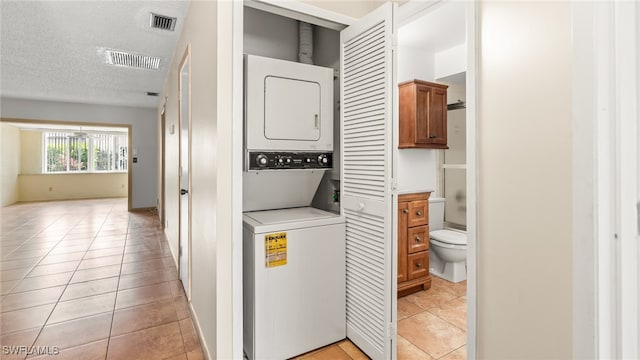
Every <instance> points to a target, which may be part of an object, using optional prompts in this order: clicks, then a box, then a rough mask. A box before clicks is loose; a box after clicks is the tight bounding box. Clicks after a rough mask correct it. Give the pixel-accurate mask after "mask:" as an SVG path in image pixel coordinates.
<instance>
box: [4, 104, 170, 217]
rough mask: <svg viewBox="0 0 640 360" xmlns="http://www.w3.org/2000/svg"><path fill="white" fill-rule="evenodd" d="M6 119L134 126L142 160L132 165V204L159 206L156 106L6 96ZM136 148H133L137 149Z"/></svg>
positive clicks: (134, 135)
mask: <svg viewBox="0 0 640 360" xmlns="http://www.w3.org/2000/svg"><path fill="white" fill-rule="evenodd" d="M0 101H1V102H2V104H1V105H2V106H0V108H1V113H0V115H1V116H2V117H3V118H13V119H29V120H38V121H64V122H84V123H100V124H126V125H132V135H133V144H132V147H133V149H137V150H138V163H136V164H130V165H129V166H130V167H129V171H131V176H132V183H133V189H132V199H131V201H132V207H133V208H134V209H135V208H146V207H155V206H156V201H157V197H158V196H157V176H156V175H157V173H158V163H157V157H158V152H157V140H158V139H157V137H156V136H154V135H155V134H156V133H157V126H158V125H157V121H156V118H157V114H156V110H155V109H148V108H136V107H126V106H109V105H93V104H79V103H66V102H52V101H41V100H27V99H10V98H2V99H0ZM133 149H131V150H130V151H132V152H133Z"/></svg>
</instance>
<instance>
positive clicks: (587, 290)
mask: <svg viewBox="0 0 640 360" xmlns="http://www.w3.org/2000/svg"><path fill="white" fill-rule="evenodd" d="M571 11H572V18H573V22H572V33H573V45H572V46H573V74H572V88H573V91H572V117H573V119H572V127H573V144H572V152H573V165H572V173H573V180H572V181H573V186H572V188H573V196H572V197H573V200H572V205H573V206H572V207H573V219H572V228H573V284H574V286H573V354H574V357H575V358H576V359H595V358H597V357H598V347H599V345H598V342H597V314H598V308H597V307H598V299H597V293H596V289H597V287H598V281H597V265H598V262H597V261H598V257H597V255H598V251H597V228H596V218H597V215H596V214H597V206H596V204H597V203H596V184H595V174H596V173H595V172H596V166H595V165H596V145H597V144H596V140H597V139H596V135H597V134H596V113H597V107H596V93H595V89H596V85H595V84H596V76H595V75H596V74H595V71H594V70H595V66H596V59H595V44H594V38H593V32H592V29H593V27H594V26H595V24H594V23H593V19H594V11H595V9H594V3H592V2H574V3H572V9H571Z"/></svg>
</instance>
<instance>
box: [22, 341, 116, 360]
mask: <svg viewBox="0 0 640 360" xmlns="http://www.w3.org/2000/svg"><path fill="white" fill-rule="evenodd" d="M107 343H108V340H107V339H104V340H100V341H96V342H92V343H88V344H84V345H79V346H75V347H72V348H68V349H64V350H59V351H58V353H55V354H51V355H42V356H36V357H33V358H29V359H30V360H44V359H51V360H104V358H105V357H106V356H107Z"/></svg>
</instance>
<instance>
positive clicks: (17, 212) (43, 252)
mask: <svg viewBox="0 0 640 360" xmlns="http://www.w3.org/2000/svg"><path fill="white" fill-rule="evenodd" d="M0 256H1V258H0V270H1V272H0V279H1V291H0V296H1V301H0V309H1V310H0V311H1V314H0V323H1V325H0V334H1V339H0V344H1V345H2V352H1V354H2V355H0V357H1V358H2V359H25V358H26V357H27V356H28V358H29V359H43V358H55V359H56V360H62V359H84V360H92V359H96V360H97V359H154V360H155V359H183V360H187V359H188V360H192V359H203V358H204V356H203V353H202V349H201V346H200V342H199V340H198V337H197V334H196V332H195V329H194V327H193V322H192V320H191V317H190V314H189V310H188V303H187V300H186V297H185V294H184V291H183V290H182V286H181V284H180V282H179V280H177V279H178V275H177V271H176V268H175V264H174V262H173V260H172V258H171V254H170V251H169V247H168V244H167V242H166V239H165V237H164V234H163V231H162V228H161V226H160V223H159V221H158V218H157V216H156V214H152V213H151V212H135V213H130V212H128V211H127V200H126V199H103V200H80V201H56V202H44V203H21V204H15V205H12V206H8V207H4V208H2V209H1V235H0Z"/></svg>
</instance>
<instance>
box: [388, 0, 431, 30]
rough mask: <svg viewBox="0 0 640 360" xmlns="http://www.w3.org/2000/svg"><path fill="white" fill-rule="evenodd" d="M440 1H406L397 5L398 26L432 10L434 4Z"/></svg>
mask: <svg viewBox="0 0 640 360" xmlns="http://www.w3.org/2000/svg"><path fill="white" fill-rule="evenodd" d="M440 3H442V0H422V1H407V2H405V3H404V4H402V5H401V6H399V7H398V17H397V21H398V27H402V26H404V25H407V24H409V23H411V22H412V21H414V20H417V19H419V18H421V17H422V16H424V15H425V14H426V13H427V12H429V11H432V10H433V9H432V8H431V7H432V6H434V5H438V4H440Z"/></svg>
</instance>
